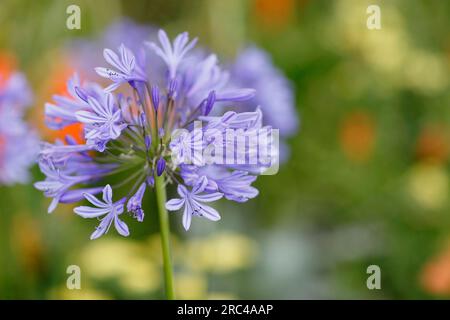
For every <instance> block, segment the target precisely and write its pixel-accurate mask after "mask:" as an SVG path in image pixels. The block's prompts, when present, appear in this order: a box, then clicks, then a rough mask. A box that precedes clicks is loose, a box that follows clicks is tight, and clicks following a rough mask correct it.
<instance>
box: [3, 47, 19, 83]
mask: <svg viewBox="0 0 450 320" xmlns="http://www.w3.org/2000/svg"><path fill="white" fill-rule="evenodd" d="M16 67H17V60H16V58H15V57H14V55H13V54H12V53H9V52H7V51H0V87H1V86H3V84H4V83H5V81H6V80H7V79H8V78H9V76H10V75H11V73H12V72H13V71H14V70H16Z"/></svg>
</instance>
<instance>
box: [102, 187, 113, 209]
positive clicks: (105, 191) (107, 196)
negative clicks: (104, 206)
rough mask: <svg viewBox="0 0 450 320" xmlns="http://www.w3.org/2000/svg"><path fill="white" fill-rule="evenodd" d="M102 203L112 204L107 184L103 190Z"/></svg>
mask: <svg viewBox="0 0 450 320" xmlns="http://www.w3.org/2000/svg"><path fill="white" fill-rule="evenodd" d="M103 201H105V202H106V203H108V204H112V189H111V186H110V185H109V184H107V185H106V186H105V188H104V189H103Z"/></svg>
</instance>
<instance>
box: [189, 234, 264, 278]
mask: <svg viewBox="0 0 450 320" xmlns="http://www.w3.org/2000/svg"><path fill="white" fill-rule="evenodd" d="M256 255H257V248H256V245H255V243H254V242H253V241H252V240H251V239H249V238H247V237H245V236H243V235H240V234H235V233H225V232H224V233H219V234H215V235H212V236H209V237H207V238H206V239H203V238H202V239H192V240H190V241H189V242H188V243H187V244H186V256H185V261H186V264H187V265H188V266H189V267H190V268H192V269H193V270H202V271H209V272H217V273H227V272H233V271H236V270H239V269H243V268H247V267H249V266H251V265H252V264H253V263H254V261H255V258H256Z"/></svg>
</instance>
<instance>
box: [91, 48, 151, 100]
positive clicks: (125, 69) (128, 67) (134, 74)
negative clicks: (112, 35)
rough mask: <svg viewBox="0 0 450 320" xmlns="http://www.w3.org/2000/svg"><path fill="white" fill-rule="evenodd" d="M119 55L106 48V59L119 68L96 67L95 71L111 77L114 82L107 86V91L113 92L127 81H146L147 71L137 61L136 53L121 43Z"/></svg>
mask: <svg viewBox="0 0 450 320" xmlns="http://www.w3.org/2000/svg"><path fill="white" fill-rule="evenodd" d="M119 54H120V56H118V55H117V54H116V53H115V52H114V51H112V50H110V49H105V50H104V51H103V56H104V57H105V60H106V61H107V62H108V63H109V64H110V65H111V66H113V67H114V68H116V69H117V70H113V69H109V68H100V67H99V68H95V71H96V72H97V73H98V74H99V75H100V76H102V77H104V78H107V79H110V80H111V81H113V84H111V85H110V86H108V87H107V88H105V91H107V92H111V91H114V90H115V89H117V88H118V87H120V85H122V84H123V83H125V82H130V83H131V82H133V81H142V82H145V81H146V77H145V73H144V71H143V70H142V67H141V66H139V64H137V63H136V58H135V56H134V54H133V53H132V52H131V51H130V49H128V48H127V47H125V45H124V44H121V45H120V47H119Z"/></svg>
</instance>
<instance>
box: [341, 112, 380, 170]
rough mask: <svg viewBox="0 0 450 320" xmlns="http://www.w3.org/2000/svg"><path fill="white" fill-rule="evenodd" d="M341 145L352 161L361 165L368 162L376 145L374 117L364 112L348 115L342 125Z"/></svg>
mask: <svg viewBox="0 0 450 320" xmlns="http://www.w3.org/2000/svg"><path fill="white" fill-rule="evenodd" d="M340 144H341V148H342V151H343V152H344V153H345V155H346V156H347V158H349V159H350V160H352V161H354V162H359V163H362V162H365V161H367V160H368V159H369V158H370V156H371V155H372V153H373V149H374V144H375V124H374V121H373V119H372V116H371V115H370V114H368V113H365V112H364V111H355V112H352V113H350V114H348V115H347V116H346V117H345V119H344V121H343V122H342V125H341V129H340Z"/></svg>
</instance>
